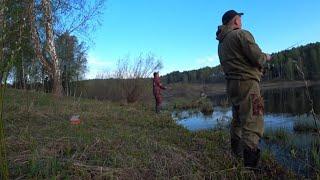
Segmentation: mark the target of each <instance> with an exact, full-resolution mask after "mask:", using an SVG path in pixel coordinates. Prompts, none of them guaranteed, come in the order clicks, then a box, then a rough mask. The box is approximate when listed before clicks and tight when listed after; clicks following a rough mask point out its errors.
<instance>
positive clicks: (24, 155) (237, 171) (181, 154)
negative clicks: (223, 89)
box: [4, 90, 294, 179]
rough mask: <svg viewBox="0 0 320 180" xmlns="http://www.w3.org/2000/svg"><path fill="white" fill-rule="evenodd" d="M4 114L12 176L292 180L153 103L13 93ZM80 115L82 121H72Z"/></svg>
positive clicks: (215, 134)
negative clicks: (255, 166)
mask: <svg viewBox="0 0 320 180" xmlns="http://www.w3.org/2000/svg"><path fill="white" fill-rule="evenodd" d="M5 112H6V113H5V117H4V118H5V133H6V146H7V150H8V160H9V168H10V178H12V179H16V178H17V179H49V178H57V179H62V178H63V179H64V178H70V179H90V178H117V179H129V178H130V179H155V178H161V179H169V178H170V179H171V178H173V179H202V178H212V179H216V178H219V179H221V178H223V179H234V178H235V179H247V178H272V177H274V178H277V177H278V175H279V173H281V175H282V176H283V177H291V178H292V177H294V176H293V175H291V174H290V173H288V172H286V171H284V170H282V171H278V169H282V168H280V167H279V166H278V165H276V164H275V165H274V166H271V167H269V165H268V166H266V165H265V166H262V169H263V172H257V173H254V172H252V171H250V170H247V169H244V168H243V167H242V166H241V164H242V163H241V162H239V161H238V160H237V159H235V158H233V157H232V155H231V153H230V152H229V143H230V142H229V136H228V133H227V132H225V131H201V132H189V131H187V130H185V129H183V128H182V127H180V126H178V125H176V124H175V122H174V121H173V120H172V119H171V118H170V114H161V115H156V114H154V112H153V106H148V105H142V104H134V105H123V104H117V103H111V102H107V101H95V100H87V99H73V98H65V99H61V100H55V99H53V98H52V97H51V96H50V95H48V94H41V93H32V92H24V91H18V90H9V91H8V95H7V99H6V106H5ZM75 114H79V115H80V119H81V125H79V126H74V125H71V124H70V123H69V118H70V117H71V116H72V115H75Z"/></svg>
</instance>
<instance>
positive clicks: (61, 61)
mask: <svg viewBox="0 0 320 180" xmlns="http://www.w3.org/2000/svg"><path fill="white" fill-rule="evenodd" d="M104 3H105V0H94V1H86V0H0V24H1V25H0V81H1V83H2V84H4V83H6V82H8V81H9V82H10V84H12V86H13V87H15V88H32V89H41V90H44V91H46V92H53V93H54V95H56V96H58V97H61V96H63V95H68V94H69V93H70V86H71V84H72V82H73V81H76V80H81V79H82V78H84V73H85V72H86V65H87V45H86V43H85V42H84V41H87V40H88V39H85V37H88V33H89V32H90V31H91V30H92V29H93V28H95V27H96V25H97V24H98V23H99V19H100V14H101V12H102V10H103V8H104ZM79 37H80V38H81V39H82V41H80V40H79V39H80V38H79ZM84 39H85V40H84Z"/></svg>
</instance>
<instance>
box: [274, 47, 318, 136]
mask: <svg viewBox="0 0 320 180" xmlns="http://www.w3.org/2000/svg"><path fill="white" fill-rule="evenodd" d="M298 44H300V43H295V44H293V45H292V46H290V47H288V48H286V49H285V50H284V51H287V50H290V49H292V48H293V47H295V46H297V45H298ZM288 59H290V60H292V62H293V63H294V65H295V68H296V69H297V71H298V73H299V75H300V76H301V78H302V80H303V82H304V86H305V89H306V97H307V100H308V101H309V104H310V106H311V109H310V113H311V114H312V117H313V120H314V126H315V128H316V130H317V133H318V134H320V129H319V127H318V122H319V123H320V119H319V117H318V115H317V114H316V113H315V110H314V102H313V99H312V98H311V94H310V91H309V84H308V81H307V80H306V77H305V74H304V72H303V68H302V67H300V66H301V65H300V64H299V62H302V59H301V58H298V59H293V58H288ZM269 65H270V64H269V63H268V70H271V71H272V69H273V67H272V68H270V66H269ZM273 66H274V65H273Z"/></svg>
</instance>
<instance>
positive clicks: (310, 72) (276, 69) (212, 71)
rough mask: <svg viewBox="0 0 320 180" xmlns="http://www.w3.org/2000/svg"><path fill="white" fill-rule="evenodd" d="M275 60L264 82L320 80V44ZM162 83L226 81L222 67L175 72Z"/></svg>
mask: <svg viewBox="0 0 320 180" xmlns="http://www.w3.org/2000/svg"><path fill="white" fill-rule="evenodd" d="M272 58H273V60H272V61H271V62H269V63H267V64H265V66H264V68H263V73H264V75H263V80H265V81H271V80H284V81H291V80H302V74H301V72H302V73H303V74H304V76H305V79H307V80H319V79H320V42H316V43H310V44H307V45H304V46H299V47H295V48H292V49H290V50H284V51H280V52H277V53H273V54H272ZM162 81H164V82H166V83H168V84H170V83H178V82H183V83H217V82H223V81H224V73H223V70H222V68H221V66H220V65H218V66H216V67H205V68H201V69H198V70H192V71H184V72H179V71H174V72H172V73H169V74H167V75H165V76H163V77H162Z"/></svg>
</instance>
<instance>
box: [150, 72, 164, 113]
mask: <svg viewBox="0 0 320 180" xmlns="http://www.w3.org/2000/svg"><path fill="white" fill-rule="evenodd" d="M165 89H166V87H165V86H163V85H162V84H161V82H160V76H159V72H154V73H153V95H154V99H155V100H156V113H157V114H159V113H160V110H161V103H162V96H161V90H165Z"/></svg>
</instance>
